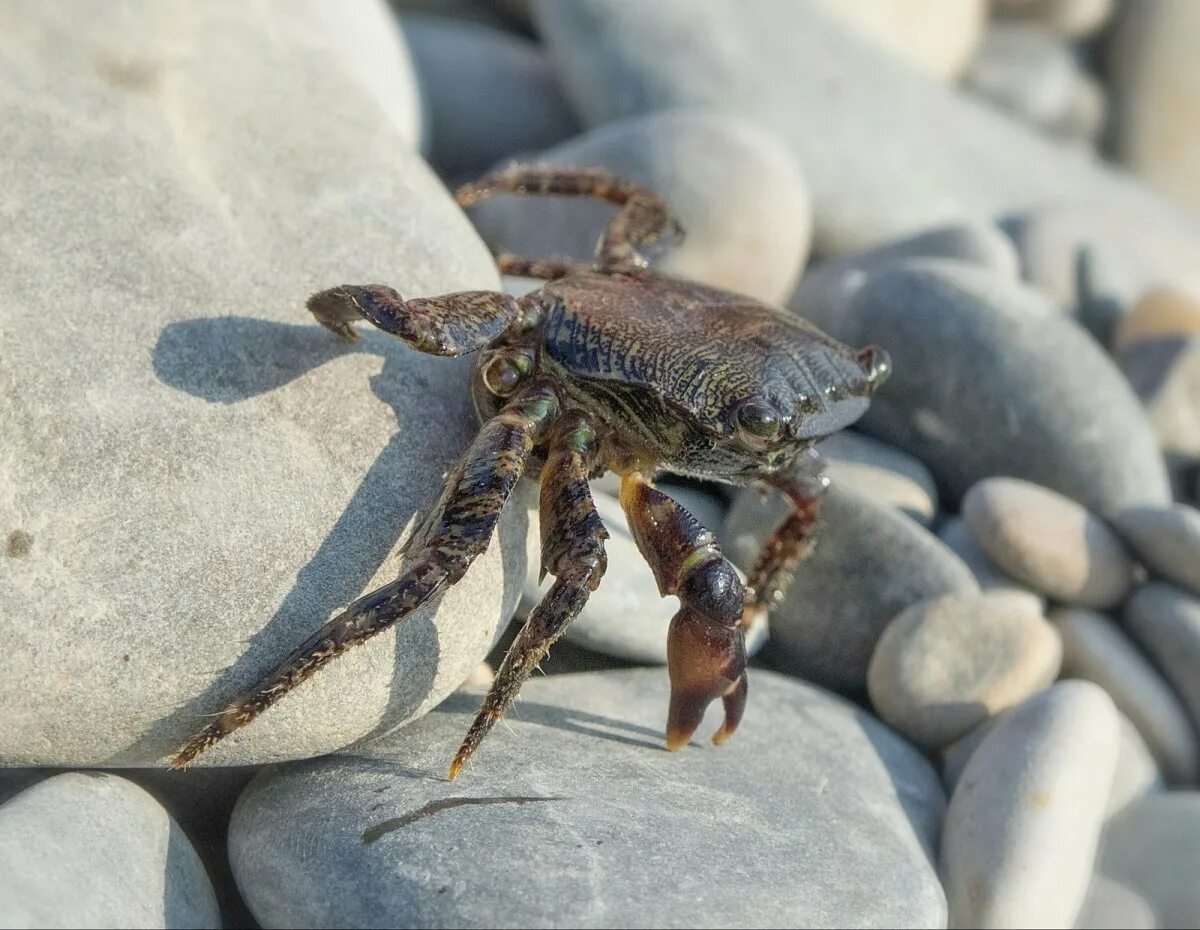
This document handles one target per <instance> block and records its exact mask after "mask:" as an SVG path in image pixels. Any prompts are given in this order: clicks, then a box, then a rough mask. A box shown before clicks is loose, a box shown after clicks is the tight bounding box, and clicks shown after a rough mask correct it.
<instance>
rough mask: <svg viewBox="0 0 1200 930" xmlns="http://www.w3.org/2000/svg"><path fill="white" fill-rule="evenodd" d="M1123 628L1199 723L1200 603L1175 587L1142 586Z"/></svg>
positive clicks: (1126, 613) (1132, 600)
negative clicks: (1139, 645)
mask: <svg viewBox="0 0 1200 930" xmlns="http://www.w3.org/2000/svg"><path fill="white" fill-rule="evenodd" d="M1123 617H1124V620H1125V625H1126V626H1127V627H1128V628H1129V630H1130V632H1131V633H1133V635H1134V636H1135V637H1136V638H1137V640H1138V642H1139V643H1141V644H1142V646H1143V647H1144V648H1145V649H1146V651H1147V652H1149V653H1150V655H1151V657H1152V658H1153V659H1154V660H1155V662H1157V664H1158V667H1159V668H1160V669H1162V673H1163V674H1164V675H1165V676H1166V677H1167V680H1168V681H1170V682H1171V684H1172V685H1173V686H1174V687H1175V690H1176V692H1178V694H1179V696H1180V697H1181V698H1182V699H1183V703H1184V704H1185V705H1186V706H1187V709H1188V712H1189V713H1190V714H1191V717H1192V720H1193V721H1200V600H1198V599H1197V598H1195V597H1192V596H1191V595H1189V594H1188V593H1187V592H1186V591H1182V590H1180V589H1179V588H1177V587H1175V586H1174V585H1169V584H1166V583H1165V582H1161V581H1152V582H1150V583H1149V584H1144V585H1141V586H1140V587H1139V588H1138V589H1137V590H1136V591H1134V592H1133V596H1132V597H1130V598H1129V600H1128V601H1127V602H1126V604H1125V608H1124V613H1123Z"/></svg>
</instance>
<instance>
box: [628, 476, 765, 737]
mask: <svg viewBox="0 0 1200 930" xmlns="http://www.w3.org/2000/svg"><path fill="white" fill-rule="evenodd" d="M621 506H622V507H624V509H625V514H626V516H627V517H628V518H629V528H630V530H631V531H632V532H633V538H634V540H635V541H636V542H637V544H638V548H639V549H640V550H641V552H642V555H643V556H645V558H646V561H647V562H649V563H650V567H651V569H652V570H653V571H654V577H655V579H656V580H657V581H658V589H659V591H660V592H661V593H662V594H663V596H666V595H668V594H674V595H676V596H678V598H679V600H680V601H681V603H682V606H681V607H680V609H679V612H678V613H676V614H675V616H674V618H673V619H672V620H671V630H670V633H669V634H668V635H669V639H668V640H667V668H668V670H669V672H670V675H671V706H670V710H669V711H668V714H667V748H668V749H670V750H672V751H674V750H676V749H679V748H680V747H682V746H684V745H686V744H687V742H688V740H690V739H691V738H692V734H693V733H695V732H696V728H697V727H699V726H700V723H701V721H702V720H703V719H704V711H705V709H706V708H707V707H708V705H709V704H710V703H711V702H712V701H714V700H716V699H717V698H721V699H722V701H723V702H724V704H725V722H724V723H723V724H722V725H721V728H720V729H719V730H718V731H717V732H716V734H715V735H714V736H713V742H714V743H717V744H720V743H723V742H725V740H727V739H728V738H729V737H730V736H731V735H732V734H733V731H734V730H736V729H737V725H738V723H739V722H741V719H742V713H743V711H744V710H745V708H746V693H747V681H746V647H745V644H744V642H743V638H742V627H741V616H742V604H743V601H744V599H745V595H746V589H745V587H744V586H743V585H742V582H741V579H740V578H738V575H737V571H736V570H735V569H734V567H733V566H732V565H731V564H730V563H729V561H728V560H727V559H726V558H725V556H724V555H722V554H721V547H720V546H718V545H717V541H716V539H715V537H714V536H713V534H712V533H710V532H709V531H708V530H706V529H705V528H704V527H703V526H701V525H700V524H699V522H697V520H696V518H695V517H693V516H692V515H691V514H690V513H688V512H687V511H686V510H684V509H683V507H681V506H680V505H679V504H678V503H676V502H675V501H673V500H672V499H671V498H669V497H667V495H666V494H664V493H663V492H662V491H659V490H658V489H657V488H655V487H654V486H653V485H651V484H650V483H649V482H648V481H647V480H646V479H645V478H644V477H643V476H642V475H640V474H638V473H637V472H631V473H630V474H627V475H625V476H624V477H623V479H622V481H621Z"/></svg>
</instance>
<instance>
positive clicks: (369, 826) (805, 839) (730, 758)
mask: <svg viewBox="0 0 1200 930" xmlns="http://www.w3.org/2000/svg"><path fill="white" fill-rule="evenodd" d="M750 693H751V695H752V697H751V699H750V706H749V708H748V710H747V713H746V717H745V720H744V721H743V723H742V725H741V727H740V729H739V730H738V732H737V733H736V734H735V735H734V737H733V738H732V739H731V740H730V741H729V743H728V744H727V745H725V746H723V747H720V748H719V749H717V748H713V747H710V746H708V744H707V734H708V732H709V731H708V728H709V727H711V726H713V725H714V724H715V720H716V712H715V711H714V713H713V714H711V715H710V717H709V721H708V723H706V724H705V727H704V729H703V730H702V732H701V733H700V734H698V738H697V740H696V742H695V744H693V745H690V746H688V747H685V748H684V749H683V750H682V751H680V752H679V753H676V754H669V753H666V752H664V751H663V750H662V742H661V741H662V725H663V719H664V714H665V712H666V706H667V694H668V688H667V676H666V673H665V672H664V671H662V670H661V669H653V670H651V669H639V670H631V671H625V672H599V673H585V674H575V675H556V676H551V677H546V678H534V679H532V680H531V681H529V682H528V683H527V684H526V685H525V687H524V688H523V689H522V695H521V700H520V702H519V703H518V704H517V706H516V707H515V708H514V710H513V711H511V712H510V713H509V714H508V716H507V717H506V720H507V722H508V724H509V725H508V726H499V727H497V728H496V730H495V731H494V732H493V733H492V735H491V736H489V737H488V739H487V740H486V741H485V742H484V744H483V746H482V748H481V749H480V751H479V753H478V755H477V756H476V758H475V760H474V761H473V762H472V763H471V765H470V767H469V768H468V769H467V770H466V771H465V772H464V773H463V774H462V775H461V776H460V777H459V779H458V781H456V782H455V783H454V784H453V785H451V784H447V783H446V782H445V781H444V780H443V777H442V776H443V774H444V772H445V771H446V765H447V764H448V762H449V760H450V757H451V756H452V755H453V753H454V750H455V748H456V747H457V746H458V743H459V741H460V740H461V738H462V735H463V733H464V732H465V731H466V728H467V726H468V724H469V723H470V721H471V718H472V716H473V715H474V712H475V710H476V699H475V698H474V697H473V696H466V697H463V698H459V697H457V696H456V697H453V698H451V699H450V700H448V701H446V702H445V703H444V704H443V705H442V706H441V707H439V708H438V709H437V710H436V711H434V712H433V713H432V714H430V715H429V716H427V717H426V718H425V719H423V720H421V721H419V722H417V723H416V724H414V725H413V726H412V727H409V728H406V730H405V732H404V734H403V736H402V738H401V739H397V740H390V739H389V740H386V741H384V742H383V743H380V744H378V745H377V746H376V747H374V748H373V749H372V751H371V755H370V757H369V758H355V757H352V756H334V757H329V758H325V759H317V760H312V761H309V762H304V763H299V764H296V765H291V766H286V767H278V768H274V769H271V770H267V771H264V772H263V773H262V774H261V775H260V776H259V777H258V778H257V779H256V780H255V781H254V782H252V783H251V784H250V786H249V788H247V790H246V793H245V794H244V795H243V796H242V798H241V801H240V802H239V804H238V808H237V811H236V813H235V814H234V819H233V824H232V828H231V836H230V855H231V857H232V860H233V867H234V871H235V873H236V874H237V876H238V883H239V885H240V886H241V888H242V889H243V891H244V892H245V894H246V898H247V900H248V901H249V903H250V906H251V908H252V909H253V911H254V913H255V915H256V916H257V917H258V919H259V921H260V922H261V923H262V924H263V925H264V926H289V927H316V926H406V927H445V926H456V927H495V926H501V927H563V926H572V927H619V926H652V927H685V926H697V925H702V926H711V927H745V926H758V925H762V926H792V927H809V926H863V927H885V926H887V927H891V926H922V927H939V926H945V901H944V898H943V895H942V890H941V887H940V885H939V884H938V882H937V878H936V875H935V874H934V871H933V867H932V865H931V861H930V857H931V855H932V848H933V847H932V844H933V841H934V838H935V836H936V832H937V829H938V825H939V823H940V819H941V812H942V808H943V804H944V801H943V795H942V791H941V787H940V786H939V784H938V782H937V778H936V776H935V775H934V773H933V771H932V769H931V768H930V766H929V764H928V763H927V762H926V761H925V759H924V758H922V757H921V755H920V754H919V753H917V752H916V751H915V750H914V749H913V748H912V747H911V746H910V745H908V744H907V743H906V742H904V741H903V740H902V739H900V738H899V737H897V736H896V735H895V734H894V733H892V732H891V731H890V730H888V729H887V728H886V727H884V726H882V725H881V724H879V722H878V721H876V720H875V719H874V718H873V717H871V716H870V715H868V714H865V713H863V712H862V711H860V710H858V709H856V708H854V707H853V706H852V705H850V704H848V703H846V702H843V701H841V700H839V699H837V698H835V697H833V696H831V695H829V694H827V693H825V692H823V691H821V690H819V689H817V688H813V687H811V686H808V685H805V684H803V683H801V682H797V681H795V680H793V679H789V678H787V677H785V676H781V675H776V674H774V673H771V672H767V671H759V670H752V671H751V680H750ZM865 888H869V889H872V890H871V893H870V894H864V893H863V889H865Z"/></svg>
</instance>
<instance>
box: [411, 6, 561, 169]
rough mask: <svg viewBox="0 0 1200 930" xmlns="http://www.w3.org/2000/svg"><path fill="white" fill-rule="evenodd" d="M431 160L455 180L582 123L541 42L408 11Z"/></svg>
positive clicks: (551, 141) (556, 137)
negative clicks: (565, 94)
mask: <svg viewBox="0 0 1200 930" xmlns="http://www.w3.org/2000/svg"><path fill="white" fill-rule="evenodd" d="M400 25H401V27H402V29H403V31H404V38H405V41H406V42H407V44H408V50H409V53H410V54H411V55H412V61H413V66H414V68H415V70H416V74H417V83H418V85H419V87H420V90H421V98H422V102H423V104H424V107H423V112H424V115H425V124H426V125H425V127H424V131H425V132H424V134H425V136H426V137H427V139H428V150H429V160H430V163H431V164H432V165H433V167H434V168H435V169H436V170H437V171H438V173H440V174H441V175H442V176H443V177H445V178H448V179H450V180H451V181H452V182H454V183H458V182H462V181H469V180H472V179H473V178H475V177H477V176H480V175H482V174H483V173H484V172H486V171H487V170H488V169H489V168H490V167H491V166H492V165H493V164H495V163H496V162H497V161H499V160H501V159H505V158H512V157H514V156H518V155H525V154H526V153H528V152H530V151H536V150H538V149H542V148H545V147H546V146H548V145H555V144H556V143H558V142H561V141H562V140H563V139H566V138H569V137H570V136H573V135H575V134H576V133H577V132H579V121H578V119H576V117H575V114H574V113H573V112H572V110H571V107H570V105H569V104H568V103H567V101H566V99H565V98H564V97H563V95H562V90H561V89H560V87H559V84H558V78H557V77H556V76H555V74H554V72H553V70H552V69H551V68H550V65H549V63H548V62H547V61H546V58H545V55H544V54H543V53H542V50H541V49H540V48H539V47H538V45H537V43H535V42H532V41H530V40H529V39H525V38H522V37H520V36H515V35H513V34H512V33H509V32H505V31H503V30H501V29H493V28H490V27H489V26H487V25H484V24H482V23H470V22H462V21H455V20H446V19H441V18H438V17H431V16H420V15H411V14H404V15H402V16H401V18H400Z"/></svg>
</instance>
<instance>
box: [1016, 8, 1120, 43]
mask: <svg viewBox="0 0 1200 930" xmlns="http://www.w3.org/2000/svg"><path fill="white" fill-rule="evenodd" d="M1115 5H1116V4H1115V3H1114V0H1000V2H998V3H997V4H995V6H994V7H993V12H994V14H995V15H996V16H998V17H1012V18H1016V19H1020V20H1023V21H1026V22H1034V23H1037V24H1038V25H1040V26H1043V27H1044V28H1046V29H1050V30H1052V31H1053V32H1055V33H1057V34H1058V35H1061V36H1063V37H1064V38H1067V39H1083V38H1087V37H1088V36H1090V35H1092V34H1093V33H1094V32H1096V31H1097V30H1098V29H1100V28H1101V27H1102V26H1103V25H1104V24H1105V23H1106V22H1108V20H1109V18H1110V17H1111V16H1112V13H1113V8H1114V6H1115Z"/></svg>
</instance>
